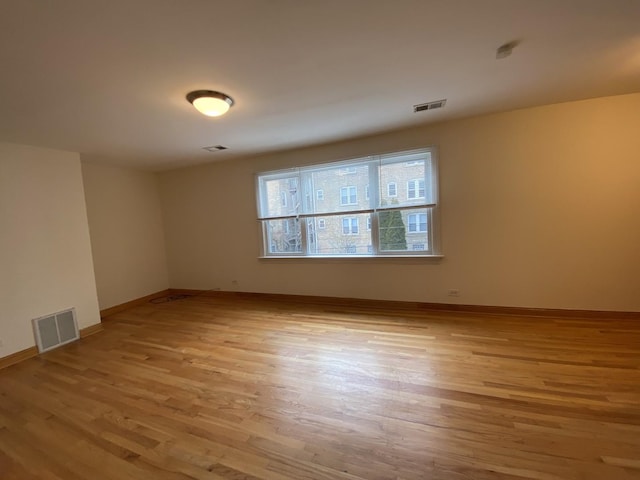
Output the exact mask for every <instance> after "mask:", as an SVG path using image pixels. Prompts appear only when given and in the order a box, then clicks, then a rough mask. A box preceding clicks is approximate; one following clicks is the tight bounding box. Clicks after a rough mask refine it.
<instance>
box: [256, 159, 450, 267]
mask: <svg viewBox="0 0 640 480" xmlns="http://www.w3.org/2000/svg"><path fill="white" fill-rule="evenodd" d="M415 160H418V161H420V160H423V161H424V164H425V167H424V192H425V194H426V197H427V198H425V197H417V198H411V199H410V201H408V202H405V201H404V200H402V201H400V203H395V202H394V204H393V205H388V204H386V205H382V204H381V203H385V202H383V195H382V193H381V191H380V178H381V175H382V172H383V171H385V170H386V171H388V168H389V165H395V164H401V163H402V162H408V161H415ZM359 166H362V167H367V169H366V170H362V169H361V170H360V172H367V171H368V172H369V178H368V184H369V185H370V187H371V188H370V190H369V191H370V198H369V200H367V201H365V200H362V201H361V202H360V203H358V199H357V185H347V186H343V187H337V186H336V187H337V188H338V191H339V201H338V202H337V203H336V205H335V206H334V205H332V204H331V201H329V203H328V204H327V202H326V196H325V202H324V204H325V205H324V206H323V207H316V206H315V205H312V206H309V205H300V204H299V203H296V204H295V205H293V204H292V205H291V207H290V208H289V210H288V211H287V212H286V213H282V212H280V211H277V209H275V207H273V203H270V202H273V191H272V188H271V185H272V184H273V182H274V181H278V180H279V179H284V178H295V182H297V186H298V190H299V192H298V194H297V195H298V197H302V198H305V195H308V194H309V191H311V192H314V191H317V189H314V188H313V178H315V177H314V176H315V175H316V174H315V173H314V172H320V171H323V170H334V169H341V168H343V169H348V170H339V171H352V170H353V169H356V170H357V169H358V167H359ZM383 167H384V170H383ZM361 174H362V173H361ZM416 180H420V179H416V178H414V179H412V181H414V182H415V181H416ZM389 183H396V182H389ZM361 186H362V185H361ZM414 186H415V187H416V188H417V190H416V191H417V193H420V192H419V186H420V182H419V181H418V183H415V184H414ZM267 187H268V188H267ZM343 188H347V189H348V190H347V191H346V194H347V197H346V198H347V199H348V201H350V202H351V200H352V193H355V197H356V198H355V200H356V202H355V203H349V204H347V205H350V206H352V207H353V208H344V207H345V204H343V203H342V199H343V198H345V197H344V196H343V195H342V193H343V190H342V189H343ZM352 188H355V192H353V191H352V190H351V189H352ZM256 192H257V198H256V200H257V202H256V203H257V207H258V220H259V222H260V224H261V225H262V232H263V235H262V236H263V241H262V248H261V249H262V252H261V256H262V257H263V258H289V257H296V258H297V257H309V258H328V257H344V256H350V255H344V254H340V255H338V254H333V253H326V252H323V253H313V251H314V250H313V249H314V248H317V245H315V247H314V246H313V245H311V242H310V241H309V240H310V239H309V238H307V237H308V236H309V232H312V231H313V230H314V228H313V225H315V226H316V227H317V228H319V229H320V228H323V227H322V224H321V223H320V218H319V217H323V218H322V220H325V217H332V216H335V217H336V218H341V217H344V216H345V215H348V216H349V217H353V218H354V219H356V221H358V220H359V217H358V215H362V214H369V218H370V222H371V229H370V230H369V229H368V228H367V231H366V232H365V231H364V230H362V231H361V230H360V228H359V225H358V226H357V233H353V230H352V228H351V224H350V228H349V230H350V233H349V234H350V235H360V236H363V235H364V237H363V239H362V240H364V241H365V242H366V241H367V240H368V242H367V243H369V244H371V252H370V253H368V254H365V253H360V254H353V255H352V256H353V257H354V258H371V257H376V258H384V257H442V254H441V246H440V241H439V224H440V222H439V208H438V206H439V199H438V162H437V151H436V149H435V148H434V147H427V148H423V149H417V150H411V151H403V152H392V153H387V154H380V155H374V156H369V157H364V158H357V159H353V160H347V161H342V162H330V163H323V164H315V165H306V166H304V167H298V168H292V169H288V170H280V171H272V172H263V173H258V174H257V175H256ZM407 192H408V191H407ZM325 193H326V189H325ZM397 193H399V192H398V190H397V183H396V194H397ZM267 195H268V196H267ZM316 197H317V193H316ZM329 198H330V199H331V198H335V193H332V194H331V195H330V196H329ZM316 208H317V209H318V210H316ZM327 208H329V210H327ZM416 209H421V210H423V211H424V210H426V213H427V231H426V242H425V246H426V247H427V250H421V251H414V250H412V249H411V248H412V247H411V242H407V247H406V249H400V250H397V251H396V250H383V249H382V248H381V245H380V242H381V240H380V235H381V233H380V225H379V221H378V216H379V214H380V212H383V211H399V212H400V213H401V214H402V216H403V217H404V218H405V222H407V224H406V225H405V232H406V235H408V234H410V233H425V232H424V231H418V232H410V231H409V227H408V220H407V215H408V214H409V213H408V212H410V211H411V210H416ZM412 213H413V212H412ZM287 218H292V219H297V220H298V221H299V223H298V225H299V231H298V235H299V237H298V238H299V241H300V243H299V247H298V248H297V249H295V251H291V252H288V251H287V252H282V251H280V252H276V251H273V250H272V248H275V247H272V246H271V245H270V244H269V242H270V237H269V229H270V226H269V225H271V223H270V222H272V221H276V220H281V219H287ZM415 218H416V220H417V219H418V218H419V217H415ZM314 219H317V220H318V222H317V223H316V222H315V220H314ZM310 222H312V223H310ZM350 222H351V220H350ZM368 223H369V222H367V224H368ZM333 225H335V227H337V226H338V225H340V227H339V230H338V229H336V228H335V227H332V228H333V230H331V229H328V230H324V231H329V232H333V231H334V230H335V232H336V233H338V232H342V222H341V223H340V224H338V225H336V224H335V223H334V224H333ZM324 226H325V227H327V226H328V224H327V223H326V220H325V223H324ZM368 226H369V225H367V227H368ZM416 228H420V226H419V224H418V225H417V227H416ZM324 235H326V234H324ZM338 235H340V234H338ZM316 236H317V235H316ZM315 241H316V242H318V241H320V240H318V239H316V240H315ZM365 244H366V243H365ZM391 248H393V247H391ZM315 251H316V252H317V250H315Z"/></svg>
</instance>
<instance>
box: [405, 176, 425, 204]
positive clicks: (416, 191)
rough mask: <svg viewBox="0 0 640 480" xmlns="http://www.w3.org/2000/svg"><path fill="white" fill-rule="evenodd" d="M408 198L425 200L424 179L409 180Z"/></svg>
mask: <svg viewBox="0 0 640 480" xmlns="http://www.w3.org/2000/svg"><path fill="white" fill-rule="evenodd" d="M407 198H409V199H414V198H424V179H423V178H418V179H415V180H409V182H408V183H407Z"/></svg>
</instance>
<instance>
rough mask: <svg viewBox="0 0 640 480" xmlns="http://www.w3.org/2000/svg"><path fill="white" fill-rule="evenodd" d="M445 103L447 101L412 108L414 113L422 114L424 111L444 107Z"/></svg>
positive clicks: (437, 101) (422, 104)
mask: <svg viewBox="0 0 640 480" xmlns="http://www.w3.org/2000/svg"><path fill="white" fill-rule="evenodd" d="M445 103H447V100H446V99H444V100H436V101H435V102H428V103H421V104H419V105H414V106H413V111H414V112H415V113H418V112H424V111H425V110H435V109H436V108H442V107H444V104H445Z"/></svg>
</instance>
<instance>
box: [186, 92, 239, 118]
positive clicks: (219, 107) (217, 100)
mask: <svg viewBox="0 0 640 480" xmlns="http://www.w3.org/2000/svg"><path fill="white" fill-rule="evenodd" d="M187 100H188V101H189V103H190V104H192V105H193V106H194V107H196V110H198V111H199V112H200V113H202V114H203V115H207V116H208V117H219V116H220V115H224V114H225V113H227V111H228V110H229V108H231V106H232V105H233V99H232V98H231V97H230V96H229V95H225V94H224V93H220V92H214V91H213V90H194V91H193V92H189V93H187Z"/></svg>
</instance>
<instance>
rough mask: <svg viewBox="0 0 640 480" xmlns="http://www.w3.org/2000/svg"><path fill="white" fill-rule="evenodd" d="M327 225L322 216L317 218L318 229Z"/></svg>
mask: <svg viewBox="0 0 640 480" xmlns="http://www.w3.org/2000/svg"><path fill="white" fill-rule="evenodd" d="M326 227H327V222H326V220H325V219H324V218H319V219H318V229H324V228H326Z"/></svg>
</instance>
